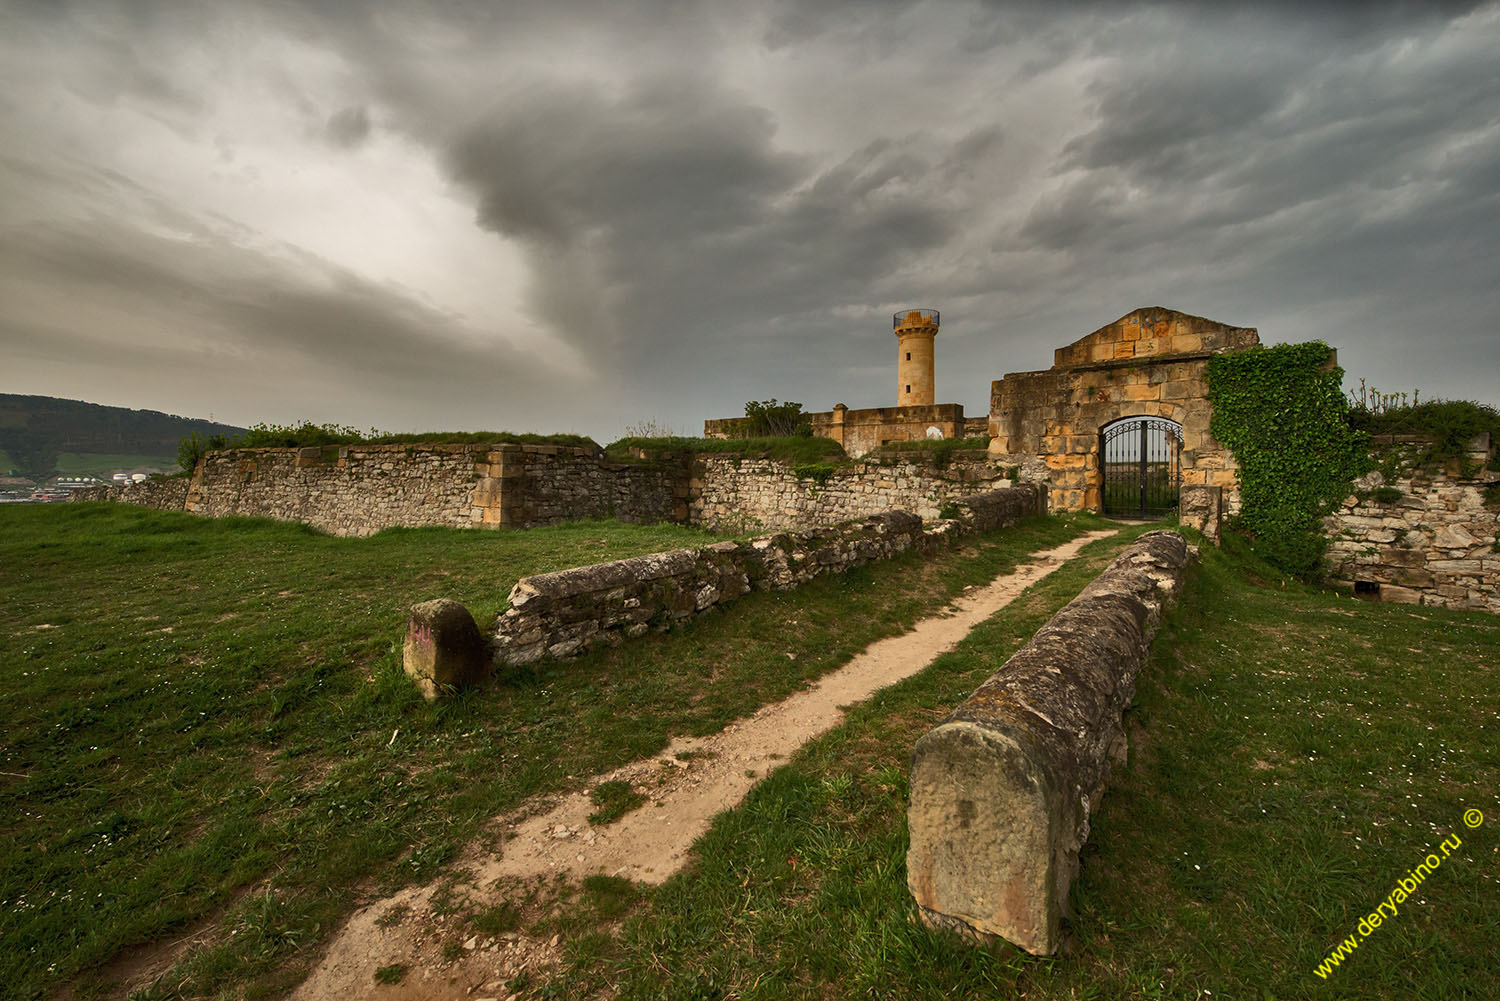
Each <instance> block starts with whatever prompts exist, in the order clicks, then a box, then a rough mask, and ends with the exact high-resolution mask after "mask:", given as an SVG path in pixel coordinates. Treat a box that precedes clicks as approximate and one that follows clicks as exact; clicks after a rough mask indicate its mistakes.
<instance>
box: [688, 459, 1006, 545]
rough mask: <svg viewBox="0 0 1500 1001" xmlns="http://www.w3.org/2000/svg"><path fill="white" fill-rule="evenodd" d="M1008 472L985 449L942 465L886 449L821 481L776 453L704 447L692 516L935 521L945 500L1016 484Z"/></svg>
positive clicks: (767, 525)
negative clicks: (890, 516)
mask: <svg viewBox="0 0 1500 1001" xmlns="http://www.w3.org/2000/svg"><path fill="white" fill-rule="evenodd" d="M1006 472H1007V470H1006V468H1005V467H1003V466H1000V465H997V464H996V463H994V462H993V461H991V460H990V457H989V456H987V455H986V454H985V453H984V452H983V451H974V452H966V451H959V452H953V453H950V460H949V463H948V465H947V467H946V468H942V469H938V468H935V467H934V466H933V465H931V463H930V460H928V459H926V458H925V457H922V456H920V455H916V456H912V457H905V456H899V455H891V456H884V455H883V456H881V457H880V458H879V459H878V460H873V461H867V462H863V463H856V464H853V465H849V466H836V467H834V468H833V469H832V470H831V471H827V470H826V469H825V470H820V471H819V475H820V476H821V477H822V478H821V479H819V478H815V477H814V476H812V475H800V476H799V475H798V474H797V473H796V472H795V471H794V470H793V468H792V467H790V466H788V465H786V464H785V463H781V462H776V461H773V460H770V459H738V458H736V457H734V456H727V455H717V454H712V453H706V454H703V455H700V456H698V457H697V460H696V462H695V466H694V472H693V480H692V484H691V496H690V499H689V502H688V522H689V523H690V524H693V525H699V526H702V527H704V528H708V529H712V530H716V531H719V530H727V531H735V532H741V531H757V530H769V531H775V530H780V529H787V528H797V527H804V528H805V527H810V526H816V525H836V524H838V523H839V522H843V521H849V520H851V519H855V518H865V517H868V516H870V515H872V514H875V513H877V512H881V511H891V510H901V511H910V512H912V513H913V514H915V515H917V516H918V517H921V518H928V519H931V518H936V517H938V516H939V512H940V511H941V510H942V508H943V506H944V505H945V504H949V503H952V502H955V501H958V500H961V499H963V498H965V497H968V496H971V495H973V494H976V493H981V492H984V491H988V490H994V489H998V488H1000V487H1008V486H1011V485H1012V484H1011V481H1010V480H1008V479H1006V478H1005V476H1006ZM825 474H826V475H825Z"/></svg>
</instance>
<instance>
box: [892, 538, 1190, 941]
mask: <svg viewBox="0 0 1500 1001" xmlns="http://www.w3.org/2000/svg"><path fill="white" fill-rule="evenodd" d="M1188 558H1189V551H1188V547H1187V545H1186V543H1185V542H1184V541H1183V539H1182V536H1180V535H1178V534H1176V533H1174V532H1150V533H1147V534H1146V535H1143V536H1141V538H1140V539H1139V540H1137V542H1136V543H1135V544H1134V545H1132V546H1131V547H1130V548H1129V549H1127V550H1126V551H1125V552H1124V553H1122V554H1121V555H1120V556H1119V557H1118V558H1117V559H1116V560H1115V561H1114V563H1112V564H1111V565H1110V567H1109V568H1108V569H1107V570H1105V572H1104V573H1102V574H1100V576H1099V577H1098V578H1096V579H1095V581H1094V582H1093V583H1091V584H1090V585H1089V586H1088V587H1087V588H1085V589H1084V591H1083V593H1082V594H1080V595H1079V596H1078V597H1077V598H1075V599H1074V600H1073V601H1072V602H1070V603H1069V604H1068V605H1067V606H1066V607H1064V608H1063V609H1062V611H1060V612H1058V613H1057V615H1055V616H1053V618H1052V620H1051V621H1050V622H1048V623H1047V625H1045V626H1043V627H1042V629H1041V630H1039V631H1038V632H1037V634H1036V636H1034V637H1033V638H1032V640H1031V642H1030V643H1028V644H1027V645H1026V646H1025V647H1024V648H1023V649H1022V650H1020V651H1019V652H1017V653H1016V655H1015V656H1013V657H1012V658H1011V659H1010V660H1009V661H1007V662H1006V664H1005V666H1003V667H1002V668H1001V669H1000V670H999V671H998V672H997V673H996V674H995V675H994V677H992V678H991V679H990V680H989V681H987V682H986V683H985V684H984V685H982V686H981V687H980V688H979V689H978V690H977V691H975V692H974V694H973V695H971V696H970V697H969V699H968V700H967V701H965V702H964V703H963V705H961V706H960V707H959V708H958V709H957V710H955V711H954V713H953V714H952V715H951V716H949V717H948V719H947V720H946V721H945V722H943V723H942V724H941V725H939V726H938V727H937V728H935V729H934V730H932V731H930V732H928V733H927V734H926V735H924V736H923V737H922V739H921V740H919V741H918V742H917V747H916V750H915V752H914V753H913V755H912V764H911V783H910V785H911V800H910V806H909V809H908V813H907V818H908V824H909V827H910V834H911V846H910V849H909V851H908V853H907V885H908V887H909V889H910V890H911V892H912V894H913V896H914V897H915V898H916V901H917V904H918V906H919V908H920V913H921V915H922V917H923V919H924V920H926V921H928V922H929V923H932V924H937V925H942V926H947V927H960V928H962V929H964V930H966V931H968V932H971V933H973V934H977V935H979V936H981V937H983V936H996V937H1000V938H1003V939H1005V940H1007V941H1009V942H1011V943H1013V944H1015V945H1017V946H1020V947H1021V948H1023V949H1025V950H1026V951H1028V952H1031V953H1035V954H1038V955H1045V954H1050V953H1052V952H1055V951H1056V950H1057V947H1058V944H1059V936H1060V926H1061V920H1062V917H1063V914H1064V912H1065V910H1066V907H1067V901H1068V891H1069V888H1070V886H1071V884H1072V881H1073V878H1074V876H1075V875H1076V874H1077V871H1078V852H1079V849H1080V848H1081V847H1082V845H1083V842H1084V840H1085V839H1086V838H1087V835H1088V819H1089V813H1090V810H1091V809H1092V808H1093V805H1094V804H1095V803H1097V802H1098V797H1099V795H1100V794H1101V793H1102V791H1103V788H1104V784H1105V781H1106V779H1107V776H1108V771H1109V767H1110V762H1111V758H1112V756H1113V754H1114V753H1116V752H1118V750H1119V749H1120V747H1121V746H1122V745H1123V741H1124V732H1123V730H1122V727H1121V713H1122V712H1123V711H1124V709H1125V707H1126V706H1127V705H1128V704H1129V702H1130V699H1131V697H1132V696H1133V694H1134V690H1135V676H1136V673H1137V672H1138V671H1139V670H1140V667H1141V665H1142V663H1144V659H1145V654H1146V651H1147V649H1148V647H1149V645H1150V640H1151V637H1152V635H1153V634H1154V631H1155V627H1156V624H1157V622H1158V621H1159V617H1160V612H1161V609H1162V607H1163V606H1164V604H1165V603H1166V602H1167V601H1168V600H1169V599H1170V598H1171V597H1172V596H1174V595H1175V594H1176V593H1177V591H1178V590H1179V589H1180V588H1181V584H1182V579H1183V573H1184V569H1185V567H1186V565H1187V562H1188Z"/></svg>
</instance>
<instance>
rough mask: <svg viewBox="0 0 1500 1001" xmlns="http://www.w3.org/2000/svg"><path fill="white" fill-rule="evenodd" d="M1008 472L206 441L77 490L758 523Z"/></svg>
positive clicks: (214, 513) (916, 506)
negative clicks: (188, 468) (159, 470)
mask: <svg viewBox="0 0 1500 1001" xmlns="http://www.w3.org/2000/svg"><path fill="white" fill-rule="evenodd" d="M1006 472H1007V469H1006V468H1005V467H1002V466H999V465H997V464H995V463H994V462H992V461H991V460H990V458H989V457H988V456H987V455H986V454H985V453H984V452H982V451H973V452H956V453H953V454H952V458H951V460H950V461H949V462H948V464H947V465H946V467H944V468H936V467H935V466H933V465H932V460H931V459H930V458H928V457H926V456H923V455H921V454H917V453H914V454H911V455H905V456H881V457H880V458H879V459H877V460H873V461H870V462H866V463H859V464H853V465H849V466H837V467H831V468H830V467H829V466H816V465H815V466H814V467H813V468H812V469H811V470H807V469H804V472H803V475H800V476H799V475H798V474H797V473H796V472H795V471H794V467H792V466H789V465H787V464H786V463H782V462H778V461H774V460H770V459H740V458H738V457H736V456H734V455H730V454H719V453H706V454H701V455H699V456H696V457H695V456H692V455H689V454H687V453H680V454H676V455H671V454H669V455H665V456H656V457H653V458H651V459H649V460H645V461H639V462H612V461H610V460H609V459H607V458H606V457H605V456H604V455H602V454H601V453H599V452H596V451H593V450H591V449H584V448H570V447H564V446H554V445H517V444H504V445H495V446H487V445H439V444H409V445H333V446H327V447H314V448H300V449H298V448H241V449H228V450H223V451H217V452H210V453H208V455H206V456H205V457H204V459H203V461H202V462H201V463H200V464H199V467H198V469H197V471H196V472H195V473H194V475H193V477H192V480H191V482H189V481H188V480H187V479H176V480H165V481H159V483H160V485H158V483H146V484H139V485H136V486H133V487H125V488H120V487H113V486H112V487H107V488H97V489H95V490H91V491H86V492H85V491H80V495H85V494H86V495H87V496H89V497H93V498H95V499H112V500H113V499H119V500H125V501H128V502H130V503H145V504H147V505H148V506H160V507H168V508H172V509H176V510H184V509H185V510H188V511H192V512H195V513H197V514H202V515H206V516H209V517H220V516H223V515H245V516H250V517H262V518H276V519H278V520H282V521H300V522H304V523H306V524H309V525H312V526H313V527H315V528H318V529H320V530H322V531H325V532H329V533H330V534H333V535H345V536H366V535H372V534H374V533H375V532H378V531H380V530H381V529H384V528H390V527H394V526H405V527H418V526H426V525H433V526H444V527H449V528H469V527H475V528H494V527H500V526H509V527H515V528H530V527H535V526H539V525H551V524H557V523H559V522H564V521H577V520H580V519H587V518H615V519H617V520H620V521H625V522H635V523H642V524H649V523H653V522H664V521H668V522H678V523H683V524H692V525H702V526H705V527H708V528H711V529H715V530H726V529H727V530H732V531H757V530H782V529H789V528H807V527H812V526H825V525H834V524H838V523H839V522H844V521H849V520H851V519H856V518H863V517H867V516H869V515H872V514H875V513H878V512H881V511H890V510H898V509H899V510H907V511H912V512H913V513H915V514H917V515H918V516H919V517H922V518H929V519H931V518H936V517H938V516H939V513H940V512H941V511H942V509H943V507H944V505H945V504H948V503H951V502H953V501H956V500H959V499H961V498H964V497H968V496H970V495H973V494H976V493H980V492H983V491H987V490H993V489H995V488H997V487H1000V486H1009V485H1010V482H1009V481H1008V480H1006V479H1005V475H1006ZM80 499H82V498H80Z"/></svg>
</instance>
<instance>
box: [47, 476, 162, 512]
mask: <svg viewBox="0 0 1500 1001" xmlns="http://www.w3.org/2000/svg"><path fill="white" fill-rule="evenodd" d="M187 494H188V478H187V477H186V476H175V477H168V478H163V479H159V480H147V481H145V482H144V483H106V484H105V485H103V486H100V487H87V488H85V489H83V490H74V491H73V493H72V494H71V495H70V496H69V497H68V500H69V501H118V502H119V503H121V504H134V505H136V506H138V507H149V508H155V509H156V510H158V511H181V510H182V509H183V505H184V504H186V503H187Z"/></svg>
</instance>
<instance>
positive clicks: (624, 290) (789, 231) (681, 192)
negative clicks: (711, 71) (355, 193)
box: [449, 79, 996, 366]
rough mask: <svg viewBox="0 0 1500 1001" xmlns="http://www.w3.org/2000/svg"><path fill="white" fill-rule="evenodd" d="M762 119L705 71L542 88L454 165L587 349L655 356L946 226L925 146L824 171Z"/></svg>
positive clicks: (844, 278) (886, 261)
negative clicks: (625, 85) (788, 148)
mask: <svg viewBox="0 0 1500 1001" xmlns="http://www.w3.org/2000/svg"><path fill="white" fill-rule="evenodd" d="M774 133H775V129H774V124H773V122H772V120H771V117H770V115H769V114H768V113H767V112H766V111H765V110H764V109H762V108H759V107H756V106H754V105H752V104H750V103H748V102H746V101H744V100H743V99H741V98H738V97H736V96H734V95H732V94H726V93H723V92H722V91H721V90H720V89H719V88H717V87H715V86H714V85H713V84H712V82H711V81H708V80H700V81H697V82H695V83H689V82H686V81H663V80H660V79H653V80H650V81H644V82H642V83H641V84H640V85H638V86H636V87H633V88H631V89H629V90H628V91H626V92H625V93H623V94H619V95H614V96H611V95H606V94H604V93H601V92H600V90H598V89H582V88H569V89H558V88H548V89H537V90H534V91H530V92H520V93H513V94H511V95H508V97H507V99H506V101H505V102H504V103H503V104H502V105H499V106H496V107H495V108H493V109H491V110H490V111H489V112H488V113H486V114H485V115H483V116H481V117H480V118H479V119H478V120H477V121H476V122H474V123H473V124H471V125H470V126H468V127H467V128H466V129H465V130H463V131H462V132H460V134H459V136H458V138H457V139H456V141H455V142H454V144H453V146H452V147H451V149H450V151H449V163H450V166H451V169H452V172H453V176H454V177H455V178H457V179H458V180H460V181H461V182H462V183H464V184H465V185H467V186H468V187H469V188H470V189H471V190H473V192H474V194H475V198H476V201H477V204H478V218H479V221H480V223H481V224H482V225H484V226H486V227H489V228H492V229H494V230H495V231H496V232H498V233H501V234H504V235H506V236H509V237H513V238H515V239H518V240H521V241H524V242H526V243H527V244H529V245H531V246H532V247H533V248H534V249H535V251H536V253H535V254H534V256H533V257H532V267H533V269H534V272H535V277H536V286H535V288H536V304H537V305H538V307H539V308H540V310H541V312H542V313H543V315H545V316H546V317H547V318H548V319H550V320H551V321H553V322H554V323H556V324H558V325H559V326H560V327H561V328H562V329H564V330H566V331H567V332H568V333H569V335H570V337H571V339H573V340H574V341H575V343H578V344H581V345H584V346H586V347H587V348H589V349H590V350H598V349H606V350H609V349H611V348H614V349H618V354H614V355H612V356H611V360H612V361H613V362H615V363H616V364H622V365H628V364H630V363H631V359H632V357H634V359H635V361H636V362H637V363H638V364H640V365H643V366H659V365H660V364H661V362H660V359H659V354H660V353H662V352H671V351H672V350H675V349H689V348H693V349H697V348H701V347H702V346H703V345H704V344H705V342H711V341H714V340H717V339H721V338H726V337H732V336H735V335H736V334H743V333H744V332H745V331H744V328H743V327H741V326H740V324H744V323H748V324H752V325H760V324H761V323H763V321H764V318H765V317H766V315H767V314H768V313H769V312H772V311H778V312H786V311H796V310H798V309H802V308H808V307H810V306H811V305H812V304H813V303H814V302H822V303H827V302H828V301H829V300H830V298H832V299H835V300H837V299H839V298H840V297H842V296H844V295H847V294H851V293H856V292H857V289H855V288H854V287H853V285H854V284H856V283H869V282H873V281H878V280H879V279H880V278H881V277H883V276H884V275H886V274H888V273H889V272H890V271H891V270H892V269H894V268H896V267H898V266H900V265H901V263H902V262H904V261H905V260H907V259H909V256H910V255H911V254H912V253H913V252H914V251H917V250H920V249H922V248H924V247H928V246H933V245H936V244H939V243H941V242H942V241H943V240H944V239H945V238H946V237H947V236H948V235H950V234H951V232H952V229H953V227H954V225H955V222H954V219H953V210H952V208H951V207H949V206H946V205H944V204H943V198H942V194H941V191H940V190H939V189H940V188H941V186H942V184H943V177H944V170H945V168H944V165H943V164H941V163H940V162H937V161H936V160H935V158H934V156H933V154H932V152H931V150H930V145H929V144H927V143H924V142H922V141H921V140H920V139H918V138H913V137H906V138H902V139H881V140H878V141H876V142H874V143H871V144H869V145H867V146H865V147H864V148H862V149H859V150H856V151H854V152H853V153H851V154H849V155H848V156H846V157H845V158H844V159H843V160H842V161H840V162H837V163H835V164H833V165H831V166H829V167H826V168H824V169H821V170H820V169H816V168H815V165H814V164H813V163H812V162H811V161H810V160H809V158H807V157H802V156H794V155H790V154H788V153H785V152H782V151H779V150H778V149H777V148H776V146H775V143H774ZM994 141H996V140H995V136H994V133H993V132H992V131H986V132H983V133H981V134H979V135H978V136H977V138H976V139H975V140H974V142H973V143H971V148H975V149H982V148H983V147H985V146H986V145H988V144H990V143H993V142H994ZM580 298H585V299H593V300H596V301H597V302H599V303H601V304H603V305H605V306H606V307H607V308H606V309H605V311H604V312H605V314H607V315H600V313H599V312H598V311H596V310H592V309H586V310H580V308H579V299H580ZM759 336H761V337H762V338H763V337H765V336H766V334H765V332H764V331H761V332H760V335H759ZM642 344H647V345H649V346H650V347H651V348H652V349H653V350H654V352H655V354H653V353H640V352H638V350H637V349H638V348H639V347H640V346H641V345H642Z"/></svg>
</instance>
